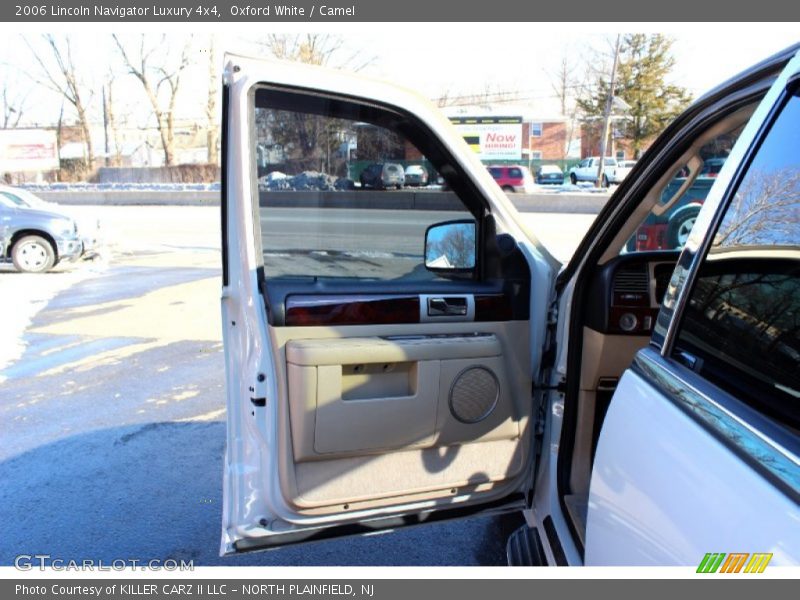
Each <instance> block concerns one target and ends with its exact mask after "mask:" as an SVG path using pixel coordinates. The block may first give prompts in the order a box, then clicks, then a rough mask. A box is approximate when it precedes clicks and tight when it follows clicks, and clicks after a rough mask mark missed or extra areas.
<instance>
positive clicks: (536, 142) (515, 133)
mask: <svg viewBox="0 0 800 600" xmlns="http://www.w3.org/2000/svg"><path fill="white" fill-rule="evenodd" d="M442 110H443V112H444V113H445V115H447V117H448V118H449V119H450V120H451V122H452V123H453V124H454V125H455V126H456V128H457V129H458V130H459V131H460V132H461V133H462V135H463V136H464V139H465V140H466V141H467V143H468V144H469V145H470V146H472V148H473V149H474V150H475V151H476V152H477V153H478V154H479V155H480V158H481V160H482V161H484V162H486V163H489V162H497V161H501V162H509V161H516V162H525V163H533V162H540V161H543V162H548V161H553V162H554V161H563V160H565V159H567V158H569V151H570V148H571V147H575V144H574V143H572V140H570V139H569V138H570V129H571V127H570V120H569V118H568V117H565V116H563V115H545V114H541V113H536V112H534V111H532V110H531V109H530V108H529V107H526V106H517V105H511V104H495V105H491V104H482V105H470V106H447V107H444V108H443V109H442Z"/></svg>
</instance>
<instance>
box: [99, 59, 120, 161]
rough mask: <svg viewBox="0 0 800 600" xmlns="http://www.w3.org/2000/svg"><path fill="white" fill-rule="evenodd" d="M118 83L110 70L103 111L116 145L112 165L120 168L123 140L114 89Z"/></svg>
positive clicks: (112, 139)
mask: <svg viewBox="0 0 800 600" xmlns="http://www.w3.org/2000/svg"><path fill="white" fill-rule="evenodd" d="M115 84H116V81H115V77H114V72H113V70H111V69H109V71H108V76H107V77H106V85H105V89H106V94H105V105H104V107H103V110H104V112H105V116H106V121H107V123H108V128H109V129H110V130H111V141H112V142H113V145H114V151H113V157H111V165H112V166H114V167H119V166H120V165H121V164H122V140H121V138H120V131H119V130H120V122H119V111H118V106H117V104H116V102H115V101H114V99H115V97H116V96H115V93H114V87H115Z"/></svg>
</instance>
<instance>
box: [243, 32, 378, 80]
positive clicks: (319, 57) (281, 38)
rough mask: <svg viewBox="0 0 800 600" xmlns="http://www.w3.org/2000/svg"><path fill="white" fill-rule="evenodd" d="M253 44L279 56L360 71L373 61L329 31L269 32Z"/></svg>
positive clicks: (296, 60) (373, 58)
mask: <svg viewBox="0 0 800 600" xmlns="http://www.w3.org/2000/svg"><path fill="white" fill-rule="evenodd" d="M256 44H257V45H258V46H259V47H260V48H262V49H263V50H265V51H266V52H268V53H269V54H271V55H272V56H274V57H275V58H279V59H281V60H290V61H293V62H301V63H306V64H310V65H325V66H329V67H334V68H337V69H346V70H349V71H361V70H363V69H365V68H366V67H368V66H369V65H371V64H372V63H373V62H375V57H374V56H372V57H367V56H365V55H364V54H363V53H362V51H361V50H355V51H348V50H347V47H346V44H345V38H344V37H343V36H340V35H334V34H329V33H304V34H288V33H271V34H269V35H267V36H266V37H265V38H261V39H259V40H257V41H256Z"/></svg>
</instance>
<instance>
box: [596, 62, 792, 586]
mask: <svg viewBox="0 0 800 600" xmlns="http://www.w3.org/2000/svg"><path fill="white" fill-rule="evenodd" d="M798 66H800V64H799V63H798V60H797V59H795V60H794V61H792V62H791V63H790V64H789V66H788V67H787V69H786V71H785V72H784V74H783V75H782V76H781V77H780V78H779V79H778V81H777V83H776V84H775V86H774V87H773V89H772V90H771V91H770V93H769V94H768V95H767V97H766V98H765V100H764V102H763V103H762V105H761V106H760V107H759V109H758V110H757V112H756V113H755V115H754V117H753V118H752V119H751V121H750V123H749V124H748V125H747V127H746V128H745V130H744V132H743V133H742V135H741V137H740V138H739V141H738V142H737V144H736V146H735V147H734V149H733V151H732V153H731V155H730V157H729V158H728V159H727V162H726V163H725V166H724V168H723V169H722V171H721V172H720V175H719V177H718V181H717V183H716V184H715V185H714V187H713V188H712V190H711V193H710V194H709V197H708V200H707V201H706V202H705V205H704V207H703V209H702V210H701V211H700V214H699V215H698V217H697V221H696V224H695V228H694V229H693V231H692V233H691V235H690V237H689V239H688V242H687V244H686V247H685V249H684V251H683V253H682V255H681V257H680V260H679V263H678V267H677V269H676V271H675V272H674V274H673V276H672V279H671V281H670V284H669V287H668V291H667V295H666V297H665V300H664V303H663V305H662V309H661V312H660V314H659V317H658V323H657V327H656V331H655V335H654V337H653V342H652V344H651V347H650V348H647V349H645V350H642V351H641V352H640V353H639V354H638V356H637V358H636V360H635V362H634V365H633V367H632V368H631V369H629V370H628V371H627V372H626V373H625V375H624V376H623V378H622V379H621V381H620V383H619V386H618V388H617V390H616V392H615V394H614V398H613V400H612V402H611V405H610V408H609V411H608V414H607V416H606V419H605V422H604V425H603V429H602V433H601V435H600V441H599V444H598V448H597V454H596V459H595V465H594V470H593V475H592V481H591V489H590V499H589V513H588V519H587V533H586V555H585V562H586V564H588V565H599V564H683V565H699V564H700V563H701V561H702V560H703V558H704V556H705V555H706V554H709V553H714V554H716V555H719V554H720V553H722V554H726V555H727V554H731V553H738V554H739V555H740V556H739V557H738V558H736V559H735V560H733V559H731V561H728V562H727V563H724V562H723V560H722V558H719V556H717V557H715V562H714V566H712V567H711V568H713V569H716V568H723V569H726V570H732V571H735V570H737V569H738V570H743V569H748V568H749V569H752V568H755V567H757V568H760V567H761V566H765V565H766V564H767V562H770V564H794V565H796V564H798V561H800V537H798V535H797V531H798V523H800V438H799V437H798V433H799V432H800V95H799V94H798V91H799V89H800V88H799V87H798V84H799V83H800V80H798V78H797V71H798ZM742 553H744V554H747V555H748V556H749V557H751V558H748V559H747V560H745V559H743V558H741V554H742ZM753 556H757V557H758V560H756V559H755V558H752V557H753ZM751 561H756V562H755V563H753V562H751ZM754 565H755V567H754Z"/></svg>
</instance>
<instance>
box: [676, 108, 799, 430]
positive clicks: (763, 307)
mask: <svg viewBox="0 0 800 600" xmlns="http://www.w3.org/2000/svg"><path fill="white" fill-rule="evenodd" d="M676 356H677V357H678V358H680V359H681V360H683V361H684V362H688V363H689V364H692V363H694V368H695V370H696V371H698V372H699V373H700V374H701V375H702V376H704V377H705V378H707V379H709V380H710V381H712V382H713V383H715V384H716V385H718V386H719V387H721V388H723V389H725V390H727V391H729V392H730V393H731V394H732V395H734V396H736V397H738V398H740V399H742V400H743V401H745V402H747V403H749V404H751V405H752V406H754V407H756V408H758V409H759V410H761V411H763V412H764V413H765V414H767V415H768V416H770V417H772V418H774V419H777V420H779V421H780V422H782V423H784V424H788V425H790V426H792V427H795V428H800V100H798V99H797V98H792V99H791V100H790V101H789V103H788V104H787V106H786V107H785V108H784V110H783V111H782V113H781V114H780V116H779V117H778V119H777V120H776V122H775V123H774V125H773V127H772V128H771V130H770V132H769V133H768V134H767V137H766V139H765V141H764V143H763V144H762V146H761V148H760V149H759V150H758V152H757V154H756V157H755V159H754V160H753V162H752V164H751V165H750V167H749V168H748V171H747V174H746V175H745V177H744V179H743V180H742V182H741V184H740V185H739V187H738V189H737V191H736V194H735V195H734V197H733V198H732V200H731V202H730V205H729V206H728V207H727V209H726V212H725V215H724V217H723V220H722V222H721V224H720V226H719V229H718V230H717V232H716V234H715V236H714V239H713V242H712V244H711V248H710V250H709V253H708V256H707V257H706V259H705V260H704V262H703V264H702V266H701V268H700V270H699V272H698V276H697V280H696V283H695V286H694V288H693V290H692V293H691V296H690V300H689V303H688V305H687V307H686V311H685V314H684V320H683V323H682V324H681V329H680V331H679V335H678V338H677V341H676Z"/></svg>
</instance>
